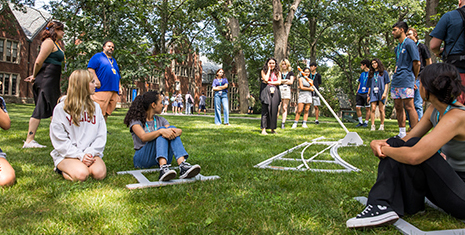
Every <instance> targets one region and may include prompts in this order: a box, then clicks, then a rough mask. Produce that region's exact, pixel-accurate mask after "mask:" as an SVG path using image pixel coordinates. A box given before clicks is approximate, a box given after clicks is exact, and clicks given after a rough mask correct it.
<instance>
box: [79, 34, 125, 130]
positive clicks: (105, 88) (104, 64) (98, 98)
mask: <svg viewBox="0 0 465 235" xmlns="http://www.w3.org/2000/svg"><path fill="white" fill-rule="evenodd" d="M114 50H115V45H114V44H113V42H112V41H105V42H104V43H103V52H99V53H97V54H95V55H94V56H92V58H91V59H90V61H89V64H88V65H87V69H88V70H89V71H90V72H91V73H92V74H93V76H94V79H95V81H96V84H97V89H95V94H94V95H93V96H92V99H93V100H94V101H95V102H97V103H98V104H99V105H100V108H101V109H102V113H103V116H104V117H105V121H106V120H107V117H108V115H111V113H112V112H113V110H115V107H116V102H117V101H118V95H119V91H120V87H121V81H120V80H121V75H120V71H119V67H118V64H117V63H116V60H115V58H113V57H112V55H113V51H114Z"/></svg>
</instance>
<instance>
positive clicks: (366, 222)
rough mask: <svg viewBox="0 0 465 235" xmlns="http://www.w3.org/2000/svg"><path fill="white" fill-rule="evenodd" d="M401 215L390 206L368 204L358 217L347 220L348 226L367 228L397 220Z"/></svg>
mask: <svg viewBox="0 0 465 235" xmlns="http://www.w3.org/2000/svg"><path fill="white" fill-rule="evenodd" d="M398 219H399V216H398V215H397V214H396V212H394V211H393V210H392V209H391V208H390V207H388V206H381V205H375V206H372V205H368V206H367V207H366V208H365V210H363V211H362V213H360V214H358V215H357V217H354V218H351V219H349V220H347V222H346V226H347V227H348V228H365V227H373V226H380V225H387V224H392V223H394V222H396V221H397V220H398Z"/></svg>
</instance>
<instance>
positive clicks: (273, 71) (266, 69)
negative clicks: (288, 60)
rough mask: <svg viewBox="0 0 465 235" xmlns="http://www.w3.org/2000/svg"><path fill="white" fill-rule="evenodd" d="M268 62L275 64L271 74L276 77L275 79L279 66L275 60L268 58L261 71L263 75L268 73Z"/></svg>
mask: <svg viewBox="0 0 465 235" xmlns="http://www.w3.org/2000/svg"><path fill="white" fill-rule="evenodd" d="M270 60H274V62H275V66H274V69H273V70H272V71H271V72H272V73H274V74H275V75H276V77H278V75H279V64H278V61H276V59H275V58H269V59H268V60H266V62H265V65H263V69H262V70H263V72H265V73H267V72H268V62H270Z"/></svg>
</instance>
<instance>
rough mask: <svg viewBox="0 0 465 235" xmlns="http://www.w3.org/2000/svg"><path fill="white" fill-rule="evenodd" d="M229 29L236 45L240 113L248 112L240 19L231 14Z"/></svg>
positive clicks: (235, 61) (247, 84)
mask: <svg viewBox="0 0 465 235" xmlns="http://www.w3.org/2000/svg"><path fill="white" fill-rule="evenodd" d="M228 24H229V30H230V31H231V39H232V43H233V45H234V64H235V66H236V73H237V83H238V87H239V106H240V113H247V109H248V105H247V95H248V94H249V81H248V80H247V73H246V69H245V56H244V51H243V50H242V47H241V44H240V41H239V40H238V39H239V37H240V25H239V20H237V18H235V17H234V16H231V17H230V18H229V21H228Z"/></svg>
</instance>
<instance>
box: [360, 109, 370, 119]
mask: <svg viewBox="0 0 465 235" xmlns="http://www.w3.org/2000/svg"><path fill="white" fill-rule="evenodd" d="M366 111H367V114H366V115H365V120H367V121H368V120H370V113H371V112H370V108H366ZM360 112H361V111H360ZM360 116H361V115H360Z"/></svg>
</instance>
